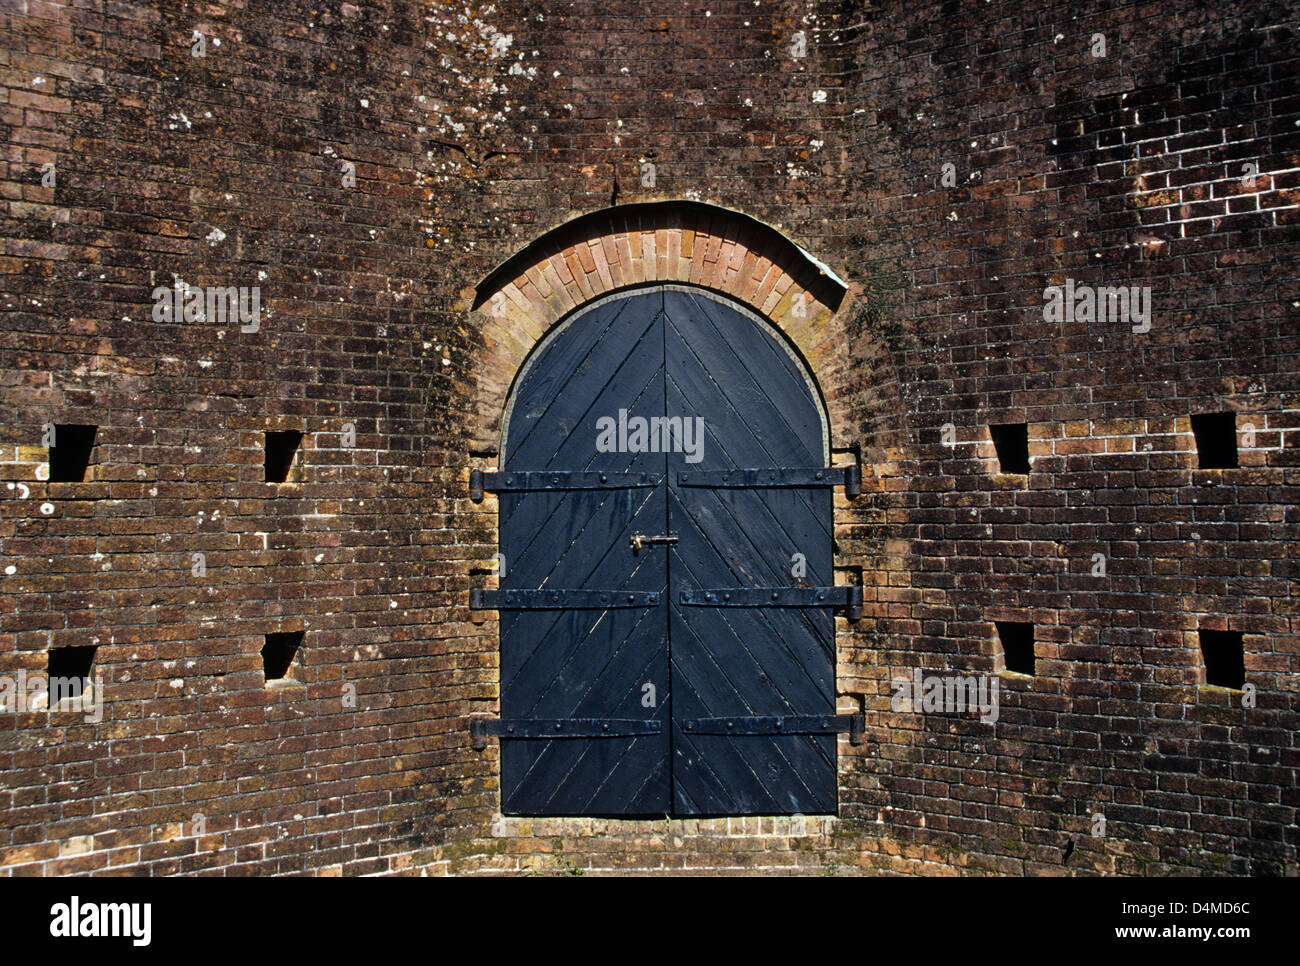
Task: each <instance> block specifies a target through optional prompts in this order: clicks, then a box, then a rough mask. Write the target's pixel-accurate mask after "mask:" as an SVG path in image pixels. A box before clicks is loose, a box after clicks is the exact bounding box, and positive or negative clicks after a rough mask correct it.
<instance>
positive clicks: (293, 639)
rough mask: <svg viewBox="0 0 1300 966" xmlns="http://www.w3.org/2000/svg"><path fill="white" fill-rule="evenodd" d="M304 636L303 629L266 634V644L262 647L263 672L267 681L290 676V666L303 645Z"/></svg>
mask: <svg viewBox="0 0 1300 966" xmlns="http://www.w3.org/2000/svg"><path fill="white" fill-rule="evenodd" d="M302 636H303V632H302V631H283V632H279V633H274V634H267V635H266V644H265V645H264V646H263V647H262V673H263V675H265V677H266V680H267V681H278V680H280V679H281V678H285V677H288V676H289V667H290V665H292V664H293V659H294V657H295V656H296V655H297V654H298V648H299V647H300V646H301V645H302Z"/></svg>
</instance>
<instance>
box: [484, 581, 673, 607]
mask: <svg viewBox="0 0 1300 966" xmlns="http://www.w3.org/2000/svg"><path fill="white" fill-rule="evenodd" d="M658 604H659V594H658V592H655V591H644V590H496V589H492V588H486V587H475V588H472V589H471V590H470V592H469V606H470V610H569V609H572V610H605V609H607V608H610V607H656V606H658Z"/></svg>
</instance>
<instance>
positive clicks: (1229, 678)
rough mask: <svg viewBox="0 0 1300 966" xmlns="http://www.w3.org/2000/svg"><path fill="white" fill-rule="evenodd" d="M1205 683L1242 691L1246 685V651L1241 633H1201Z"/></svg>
mask: <svg viewBox="0 0 1300 966" xmlns="http://www.w3.org/2000/svg"><path fill="white" fill-rule="evenodd" d="M1201 659H1202V660H1203V661H1204V663H1205V683H1206V684H1209V685H1212V686H1214V687H1216V688H1232V689H1233V690H1234V691H1240V690H1241V689H1242V686H1243V685H1245V683H1246V650H1245V645H1244V644H1243V643H1242V633H1241V631H1201Z"/></svg>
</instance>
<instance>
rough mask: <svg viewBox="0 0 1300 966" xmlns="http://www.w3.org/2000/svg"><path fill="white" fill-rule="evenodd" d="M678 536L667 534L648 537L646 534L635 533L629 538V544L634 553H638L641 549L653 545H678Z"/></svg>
mask: <svg viewBox="0 0 1300 966" xmlns="http://www.w3.org/2000/svg"><path fill="white" fill-rule="evenodd" d="M676 542H677V534H675V533H665V534H660V535H657V536H653V537H652V536H648V535H647V534H644V533H634V534H632V536H631V537H629V538H628V544H629V545H630V546H631V547H632V552H633V553H637V552H638V551H640V549H641V548H642V547H644V546H646V545H648V544H652V543H676Z"/></svg>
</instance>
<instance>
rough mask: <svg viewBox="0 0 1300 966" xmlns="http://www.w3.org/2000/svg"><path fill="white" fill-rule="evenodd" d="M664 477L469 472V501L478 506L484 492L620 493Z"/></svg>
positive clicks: (583, 472)
mask: <svg viewBox="0 0 1300 966" xmlns="http://www.w3.org/2000/svg"><path fill="white" fill-rule="evenodd" d="M663 478H664V476H663V474H662V473H606V472H602V471H599V470H594V471H587V470H573V471H569V470H564V471H561V470H524V471H522V472H509V473H499V472H495V471H489V470H470V471H469V498H470V499H471V500H473V501H474V502H475V503H479V502H481V501H482V499H483V494H484V493H485V492H487V493H505V492H516V491H522V490H619V489H627V488H628V487H639V486H658V485H659V483H660V482H661V481H662V480H663Z"/></svg>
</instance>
